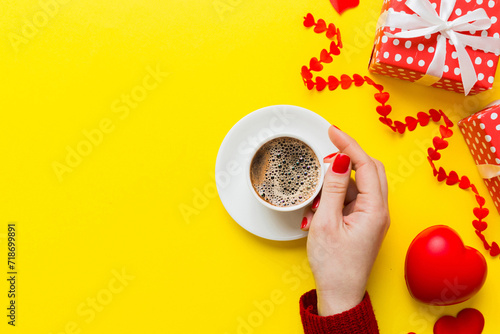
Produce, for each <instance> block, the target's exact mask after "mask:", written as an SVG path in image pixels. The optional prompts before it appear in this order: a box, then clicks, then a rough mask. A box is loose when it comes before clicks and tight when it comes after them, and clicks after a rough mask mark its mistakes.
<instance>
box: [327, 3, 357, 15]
mask: <svg viewBox="0 0 500 334" xmlns="http://www.w3.org/2000/svg"><path fill="white" fill-rule="evenodd" d="M330 2H331V3H332V6H333V8H335V10H336V11H337V13H339V14H342V13H343V12H344V11H346V10H347V9H349V8H356V7H358V5H359V0H330Z"/></svg>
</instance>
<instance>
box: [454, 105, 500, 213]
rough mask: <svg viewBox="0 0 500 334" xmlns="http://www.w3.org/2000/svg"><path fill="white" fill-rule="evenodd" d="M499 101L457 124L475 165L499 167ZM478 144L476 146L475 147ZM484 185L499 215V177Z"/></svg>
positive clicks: (486, 181)
mask: <svg viewBox="0 0 500 334" xmlns="http://www.w3.org/2000/svg"><path fill="white" fill-rule="evenodd" d="M499 113H500V101H498V104H496V103H494V104H493V105H492V106H491V107H488V108H486V109H484V110H482V111H480V112H478V113H476V114H474V115H472V116H470V117H467V118H464V119H463V120H461V121H460V122H458V128H459V129H460V132H462V135H463V136H464V138H465V142H466V143H467V146H468V147H469V150H470V152H471V154H472V157H473V158H474V162H475V164H476V165H478V164H491V165H500V151H499V150H498V149H499V148H500V117H498V114H499ZM477 144H478V145H477ZM484 183H485V184H486V187H487V188H488V191H489V193H490V195H491V197H492V198H493V201H494V203H495V206H496V207H497V210H498V212H499V213H500V177H495V178H492V179H489V180H488V179H485V180H484Z"/></svg>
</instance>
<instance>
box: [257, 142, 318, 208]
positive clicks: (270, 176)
mask: <svg viewBox="0 0 500 334" xmlns="http://www.w3.org/2000/svg"><path fill="white" fill-rule="evenodd" d="M320 177H321V164H320V162H319V160H318V158H317V157H316V154H314V151H313V150H312V149H311V148H310V147H309V146H308V145H307V144H305V143H304V142H303V141H301V140H298V139H295V138H291V137H280V138H276V139H272V140H270V141H269V142H267V143H265V144H264V145H263V146H262V147H261V148H259V150H257V152H256V153H255V156H254V157H253V159H252V162H251V164H250V180H251V183H252V186H253V188H254V190H255V191H256V192H257V194H258V195H259V196H260V198H262V199H263V200H265V201H266V202H268V203H269V204H271V205H274V206H278V207H288V206H293V205H298V204H300V203H302V202H305V201H307V200H308V199H309V198H310V197H311V196H312V195H314V193H315V191H316V187H317V185H318V183H319V180H320Z"/></svg>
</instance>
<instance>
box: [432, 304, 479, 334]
mask: <svg viewBox="0 0 500 334" xmlns="http://www.w3.org/2000/svg"><path fill="white" fill-rule="evenodd" d="M483 329H484V316H483V315H482V314H481V312H479V311H478V310H476V309H473V308H466V309H464V310H462V311H460V312H459V313H458V314H457V317H456V318H455V317H452V316H449V315H445V316H444V317H441V318H439V319H438V321H436V323H435V324H434V334H481V333H482V332H483Z"/></svg>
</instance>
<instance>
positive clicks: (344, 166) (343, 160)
mask: <svg viewBox="0 0 500 334" xmlns="http://www.w3.org/2000/svg"><path fill="white" fill-rule="evenodd" d="M350 163H351V158H349V156H348V155H345V154H339V155H337V157H336V158H335V160H334V161H333V164H332V171H333V172H334V173H337V174H344V173H345V172H347V170H348V169H349V164H350Z"/></svg>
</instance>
